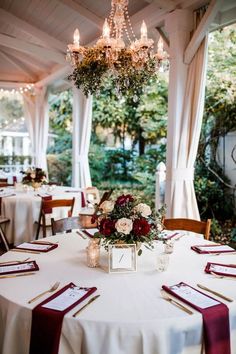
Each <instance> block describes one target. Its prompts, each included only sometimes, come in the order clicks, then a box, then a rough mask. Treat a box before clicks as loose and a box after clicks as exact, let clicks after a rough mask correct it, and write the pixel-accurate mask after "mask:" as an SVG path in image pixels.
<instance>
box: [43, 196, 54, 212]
mask: <svg viewBox="0 0 236 354" xmlns="http://www.w3.org/2000/svg"><path fill="white" fill-rule="evenodd" d="M40 197H41V198H42V199H43V200H52V196H51V195H48V196H45V197H42V196H40ZM44 214H52V208H47V209H44Z"/></svg>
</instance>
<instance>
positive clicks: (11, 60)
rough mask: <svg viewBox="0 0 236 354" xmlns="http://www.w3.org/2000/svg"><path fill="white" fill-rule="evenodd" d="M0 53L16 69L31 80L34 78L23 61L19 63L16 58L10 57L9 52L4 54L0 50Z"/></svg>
mask: <svg viewBox="0 0 236 354" xmlns="http://www.w3.org/2000/svg"><path fill="white" fill-rule="evenodd" d="M0 55H1V56H2V57H3V58H4V59H5V60H7V61H8V62H9V63H11V64H12V65H13V66H15V67H16V68H17V69H19V70H20V71H21V72H23V73H24V74H25V75H26V76H28V77H29V79H30V80H32V81H35V80H36V76H35V75H34V73H33V72H32V71H31V70H30V69H28V68H27V67H26V66H25V65H24V64H23V63H21V62H20V61H19V60H18V59H15V58H12V56H11V55H10V54H6V53H5V52H3V51H0Z"/></svg>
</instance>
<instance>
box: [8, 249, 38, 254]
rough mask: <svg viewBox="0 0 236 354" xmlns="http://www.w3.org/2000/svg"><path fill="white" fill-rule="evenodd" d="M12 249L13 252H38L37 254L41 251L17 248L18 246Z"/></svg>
mask: <svg viewBox="0 0 236 354" xmlns="http://www.w3.org/2000/svg"><path fill="white" fill-rule="evenodd" d="M10 251H11V252H23V253H37V254H40V252H39V251H31V250H23V249H17V248H12V249H11V250H10Z"/></svg>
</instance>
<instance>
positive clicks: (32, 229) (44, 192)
mask: <svg viewBox="0 0 236 354" xmlns="http://www.w3.org/2000/svg"><path fill="white" fill-rule="evenodd" d="M81 192H82V190H78V189H75V188H72V187H60V186H55V187H52V186H46V187H44V188H43V187H41V188H39V189H38V190H36V191H34V190H33V189H32V188H30V189H26V190H25V189H24V188H23V187H22V186H21V188H15V187H8V188H2V189H1V191H0V198H1V212H2V215H3V216H4V217H6V218H8V219H9V220H10V222H9V223H8V224H7V225H6V230H5V234H6V237H7V240H8V242H9V243H10V244H14V245H19V244H21V243H22V242H24V241H31V240H33V239H34V238H35V235H36V230H37V222H38V220H39V214H40V207H41V201H42V197H43V196H46V197H48V196H51V197H52V199H71V198H73V197H74V198H75V205H74V210H73V215H74V216H76V215H78V213H79V211H80V209H81ZM67 211H68V209H67V208H59V209H57V210H56V214H54V215H53V216H52V215H51V214H50V218H51V217H55V218H63V217H67V216H68V215H67Z"/></svg>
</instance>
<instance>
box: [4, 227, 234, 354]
mask: <svg viewBox="0 0 236 354" xmlns="http://www.w3.org/2000/svg"><path fill="white" fill-rule="evenodd" d="M48 239H49V240H50V241H54V242H55V241H59V246H58V248H57V249H55V250H53V251H52V252H50V253H48V254H35V255H30V254H27V253H25V254H23V253H22V254H16V253H13V252H8V253H6V254H5V255H3V256H2V257H0V259H1V261H7V260H12V259H18V260H20V259H21V260H22V259H24V258H26V257H27V256H32V257H31V259H35V260H36V261H37V263H38V265H39V268H40V270H39V272H37V273H36V274H35V275H33V276H29V277H18V278H9V279H2V280H0V281H1V296H0V327H1V333H0V351H1V353H2V354H10V353H11V354H19V353H21V354H28V349H29V340H30V328H31V309H32V308H34V307H35V306H36V305H37V304H38V303H40V302H41V301H43V300H44V299H45V298H47V297H48V296H49V295H50V294H48V295H46V296H45V297H42V298H41V299H39V300H38V301H37V302H34V303H32V304H31V305H29V304H28V303H27V301H28V300H29V299H31V298H33V297H34V296H36V295H37V294H38V293H40V292H42V291H44V290H46V289H48V288H50V287H51V286H52V284H54V283H55V282H56V281H60V288H61V287H63V286H65V285H66V284H68V283H70V282H74V283H75V284H76V285H80V286H85V287H87V286H88V287H90V286H96V287H97V289H98V290H97V293H99V294H101V296H100V297H99V299H97V300H96V301H95V302H93V303H92V304H91V305H89V306H88V307H87V308H86V309H84V310H83V311H82V312H81V313H80V314H79V315H78V317H77V318H73V317H72V314H73V313H74V312H75V311H76V310H77V309H78V308H79V307H80V306H82V304H81V305H78V306H76V307H75V308H74V309H73V310H72V311H70V312H68V313H67V314H66V315H65V317H64V320H63V326H62V334H61V340H60V349H59V354H97V353H102V354H200V351H201V340H202V316H201V314H200V313H199V312H196V311H194V310H193V312H194V314H193V315H188V314H186V313H185V312H183V311H182V310H180V309H179V308H177V307H175V306H173V305H172V304H170V303H169V302H167V301H165V300H163V299H162V298H161V296H160V289H161V286H162V285H163V284H166V285H174V284H176V283H179V282H181V281H184V282H186V283H188V284H190V285H192V286H194V287H196V284H197V283H200V284H203V285H206V286H208V287H209V288H212V289H215V290H218V291H221V292H222V293H224V294H225V295H228V296H230V297H232V298H233V299H234V300H235V301H234V302H233V303H227V306H228V307H229V310H230V325H231V342H232V343H231V347H232V351H231V354H235V353H236V281H234V280H229V279H217V278H215V277H214V276H212V275H209V274H206V273H205V272H204V268H205V265H206V263H207V261H212V262H213V261H215V262H216V261H217V262H222V263H223V262H227V263H235V259H236V256H235V255H220V256H211V255H199V254H197V253H195V252H193V251H192V250H191V249H190V247H191V245H194V244H199V242H200V243H204V244H205V243H209V242H208V241H206V240H202V238H199V236H198V237H197V236H196V235H191V236H189V235H186V236H184V237H182V238H181V239H180V240H179V241H176V243H175V246H174V247H175V249H174V253H173V254H171V255H170V264H169V267H168V270H167V271H166V272H163V273H158V272H157V271H156V270H155V263H156V256H157V253H158V252H159V253H160V252H162V250H163V245H162V244H161V243H160V242H157V243H156V248H155V251H148V250H146V249H145V248H144V247H143V255H142V256H140V257H139V258H138V272H137V273H129V274H121V273H120V274H108V273H107V267H108V264H107V263H108V256H107V254H106V252H105V251H104V253H103V254H102V257H101V266H100V267H99V268H88V267H87V265H86V246H87V243H88V241H87V240H83V239H82V238H81V237H80V236H79V235H78V234H76V233H71V234H64V235H56V236H54V237H51V238H48ZM95 294H96V293H95ZM87 301H88V300H86V301H85V303H86V302H87ZM220 301H221V300H220ZM222 302H224V301H222ZM83 304H84V303H83ZM42 353H43V348H42ZM222 354H223V353H222Z"/></svg>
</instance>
